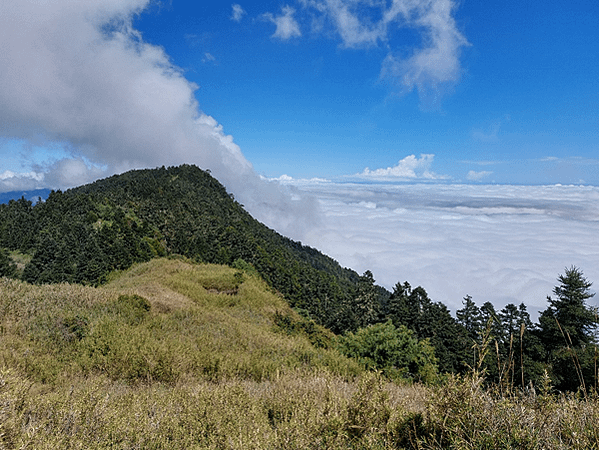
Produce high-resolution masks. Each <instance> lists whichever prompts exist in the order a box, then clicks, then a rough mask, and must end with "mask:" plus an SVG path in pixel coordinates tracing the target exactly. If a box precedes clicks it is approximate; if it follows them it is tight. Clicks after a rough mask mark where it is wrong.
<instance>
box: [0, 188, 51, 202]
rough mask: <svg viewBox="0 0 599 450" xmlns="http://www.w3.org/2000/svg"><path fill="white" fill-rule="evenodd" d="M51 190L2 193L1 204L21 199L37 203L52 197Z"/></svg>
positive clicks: (0, 195) (0, 194) (0, 196)
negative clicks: (49, 196)
mask: <svg viewBox="0 0 599 450" xmlns="http://www.w3.org/2000/svg"><path fill="white" fill-rule="evenodd" d="M50 192H51V190H50V189H35V190H33V191H12V192H2V193H0V204H2V203H8V202H9V201H10V200H18V199H20V198H21V197H25V200H31V201H32V202H33V203H37V202H38V200H39V199H40V198H41V199H42V200H46V199H47V198H48V195H50Z"/></svg>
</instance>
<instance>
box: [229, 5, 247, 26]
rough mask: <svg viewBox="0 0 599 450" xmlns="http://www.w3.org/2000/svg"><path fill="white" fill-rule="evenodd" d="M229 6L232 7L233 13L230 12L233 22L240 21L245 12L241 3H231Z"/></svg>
mask: <svg viewBox="0 0 599 450" xmlns="http://www.w3.org/2000/svg"><path fill="white" fill-rule="evenodd" d="M231 7H232V8H233V13H232V14H231V20H233V21H235V22H241V19H243V16H245V14H246V12H245V11H244V9H243V8H242V7H241V5H239V4H237V3H235V4H233V5H231Z"/></svg>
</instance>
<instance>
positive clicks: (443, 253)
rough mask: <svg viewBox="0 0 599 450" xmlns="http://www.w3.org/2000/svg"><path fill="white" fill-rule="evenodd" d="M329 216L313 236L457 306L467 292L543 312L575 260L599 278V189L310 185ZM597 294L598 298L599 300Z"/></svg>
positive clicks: (386, 276)
mask: <svg viewBox="0 0 599 450" xmlns="http://www.w3.org/2000/svg"><path fill="white" fill-rule="evenodd" d="M300 189H301V190H302V191H304V192H309V193H310V194H312V195H314V196H315V197H316V198H317V199H318V202H319V205H320V208H321V222H320V224H319V225H317V226H316V227H314V228H313V229H312V230H311V231H310V232H309V233H308V234H307V236H305V238H304V244H307V245H310V246H313V247H316V248H318V249H320V250H321V251H323V252H325V253H326V254H328V255H330V256H332V257H333V258H335V259H337V260H338V261H339V262H340V263H341V264H342V265H343V266H347V267H351V268H353V269H355V270H357V271H358V272H360V273H362V272H364V271H365V270H367V269H368V270H371V271H372V272H373V274H374V276H375V278H376V280H377V283H378V284H381V285H383V286H385V287H387V288H388V289H391V288H392V287H393V286H394V285H395V283H397V282H403V281H406V280H407V281H409V282H410V284H412V285H413V286H418V285H421V286H423V287H424V288H425V289H426V291H427V292H428V293H429V296H430V297H431V298H432V299H433V300H435V301H441V302H443V303H445V304H446V305H447V306H448V307H450V309H452V310H454V311H455V310H456V309H459V308H460V307H461V306H462V299H463V297H464V296H465V295H471V296H472V297H473V299H474V301H475V302H476V303H477V304H478V305H482V304H483V303H484V302H486V301H490V302H491V303H493V304H494V305H495V306H496V307H497V309H500V308H501V307H503V306H505V305H506V304H507V303H515V304H519V303H522V302H523V303H525V304H526V305H527V306H528V307H529V311H530V312H531V314H532V315H533V317H536V313H537V312H538V311H539V310H542V309H545V307H546V305H547V302H546V298H547V295H551V294H552V289H553V287H554V286H555V285H556V284H557V280H556V279H557V276H558V275H559V274H560V273H563V272H564V269H565V268H566V267H570V266H572V265H575V266H577V267H579V268H580V269H582V270H583V272H584V274H585V276H586V277H587V278H588V279H589V280H590V281H595V282H596V283H599V239H597V236H598V235H599V188H598V187H592V186H560V185H556V186H513V185H489V186H484V185H452V184H449V185H448V184H401V185H398V184H359V183H330V182H329V183H326V182H325V183H323V182H312V183H304V184H302V185H301V188H300ZM597 300H599V298H598V299H596V300H594V301H592V302H591V304H594V305H596V304H597Z"/></svg>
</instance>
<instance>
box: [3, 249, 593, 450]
mask: <svg viewBox="0 0 599 450" xmlns="http://www.w3.org/2000/svg"><path fill="white" fill-rule="evenodd" d="M281 315H283V316H289V317H292V318H295V319H293V320H297V321H300V320H302V319H301V318H300V317H299V316H297V315H295V313H294V312H293V311H291V310H290V309H289V308H288V306H287V305H286V304H285V303H284V301H283V300H282V299H281V298H280V297H279V296H277V295H276V294H274V293H272V292H270V291H269V290H268V289H267V287H266V286H265V284H264V283H263V282H262V281H261V280H260V279H258V278H256V277H254V276H252V275H250V274H248V273H242V272H240V271H236V270H234V269H230V268H226V267H221V266H211V265H195V264H190V263H188V262H186V261H182V260H166V259H163V260H153V261H151V262H149V263H145V264H141V265H138V266H135V267H133V268H132V269H130V270H129V271H127V272H125V273H122V274H118V275H113V279H112V281H111V282H110V283H109V284H108V285H107V286H105V287H102V288H91V287H83V286H78V285H68V284H63V285H53V286H32V285H28V284H26V283H22V282H19V281H14V280H8V279H0V449H4V448H6V449H20V448H35V449H56V448H61V449H63V448H64V449H78V448H86V449H87V448H95V449H104V448H106V449H107V448H111V449H135V448H140V449H141V448H143V449H273V450H274V449H314V448H322V449H348V448H350V449H351V448H354V449H395V448H412V449H445V448H450V449H484V448H488V449H491V448H493V449H496V448H503V449H514V448H519V449H566V448H574V449H593V448H599V447H598V441H599V432H598V431H597V428H596V426H595V425H596V423H599V399H598V398H597V396H596V395H594V394H589V395H586V396H576V395H570V396H565V395H557V394H555V393H554V392H552V390H551V386H550V380H546V383H545V385H544V386H543V387H542V388H541V389H540V391H539V392H536V393H535V392H534V391H527V392H519V391H508V392H507V393H506V390H505V389H504V390H503V391H500V390H499V389H494V388H493V387H491V388H488V387H484V382H483V381H484V380H483V378H482V377H481V376H480V375H478V374H477V373H474V374H471V375H470V376H467V377H464V378H459V377H448V378H447V379H446V380H445V381H444V382H442V383H440V384H439V385H436V386H422V385H400V384H397V383H391V382H389V381H388V380H386V379H385V378H383V377H382V376H380V375H378V374H369V373H364V371H363V370H362V369H361V368H360V366H359V365H357V364H356V363H355V362H353V361H351V360H348V359H347V358H344V357H343V356H341V355H340V354H339V353H337V352H336V351H335V350H334V349H326V348H315V347H314V346H312V345H311V344H310V340H309V338H308V336H305V335H302V334H301V333H295V334H293V335H289V334H286V333H285V332H283V331H282V330H281V329H277V326H276V325H275V318H276V317H280V316H281ZM316 332H319V331H318V329H316ZM322 333H323V335H325V334H326V333H325V332H324V331H322Z"/></svg>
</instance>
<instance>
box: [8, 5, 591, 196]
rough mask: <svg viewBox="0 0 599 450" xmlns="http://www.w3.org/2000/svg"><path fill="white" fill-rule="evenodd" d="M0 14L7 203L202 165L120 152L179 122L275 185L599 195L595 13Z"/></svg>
mask: <svg viewBox="0 0 599 450" xmlns="http://www.w3.org/2000/svg"><path fill="white" fill-rule="evenodd" d="M1 8H3V9H4V10H5V11H3V14H2V17H3V20H4V22H5V23H3V30H4V31H3V36H2V39H3V41H4V42H3V46H4V48H8V49H11V50H14V54H11V53H10V52H9V53H8V54H5V55H3V58H4V59H5V61H4V64H3V66H4V67H3V69H2V70H1V71H0V77H2V78H1V79H0V81H2V86H3V90H4V92H2V93H0V106H3V109H4V110H5V111H4V113H3V114H2V115H1V116H0V119H1V120H2V122H3V123H2V124H1V125H0V154H1V155H2V157H3V166H4V167H3V169H4V171H3V172H4V175H3V178H2V180H4V181H5V182H4V183H3V185H2V186H0V188H1V189H2V190H7V189H9V188H11V187H17V186H21V185H23V186H25V185H26V184H27V183H25V182H24V180H25V179H27V176H25V175H23V176H21V177H20V178H19V179H18V180H17V179H16V178H15V177H14V175H15V174H29V173H32V172H35V173H36V174H37V175H36V176H37V179H39V178H40V175H39V174H40V173H44V174H47V176H46V177H45V181H46V184H48V186H45V187H60V186H59V185H60V183H62V184H63V185H65V186H67V185H69V181H70V184H71V185H75V184H78V183H81V182H85V181H89V180H91V179H93V178H94V177H96V178H97V177H98V176H102V175H106V174H110V173H114V172H118V171H122V170H126V169H128V168H135V167H141V166H149V167H152V166H155V165H160V164H163V163H165V164H169V163H181V162H192V163H198V164H200V165H204V166H210V165H212V161H211V160H210V158H203V157H197V158H196V156H195V155H191V154H190V153H191V151H190V150H189V149H187V150H185V151H178V158H175V157H172V155H171V156H169V157H161V156H160V155H159V153H160V152H159V151H158V150H157V149H156V150H155V151H151V150H148V151H147V154H146V155H144V154H143V150H142V149H141V144H140V149H139V151H137V152H136V151H131V150H129V149H130V148H131V147H132V145H127V141H128V139H131V141H132V142H133V141H135V142H139V135H144V136H149V134H148V131H147V130H144V129H143V127H144V126H145V127H147V128H154V129H155V128H156V126H152V125H148V124H150V123H151V122H152V121H159V120H160V117H159V115H160V110H161V109H163V110H166V111H168V112H169V113H172V114H174V115H175V116H176V114H181V111H179V112H176V111H178V109H180V108H184V107H185V108H188V111H186V113H185V114H187V115H188V116H190V117H193V116H194V115H195V116H197V115H198V114H200V115H203V116H206V117H210V118H211V120H213V123H212V126H213V127H214V128H215V129H218V130H217V134H220V135H221V136H220V137H219V139H221V138H222V139H229V140H230V141H231V142H232V143H233V144H234V145H235V146H237V148H236V149H235V150H234V151H235V152H237V153H240V154H241V156H240V157H239V158H238V159H245V162H247V163H249V164H250V165H252V166H253V169H254V170H255V172H256V173H257V174H259V175H261V176H264V177H267V178H278V177H280V176H282V175H287V176H290V177H293V178H312V177H318V178H327V179H334V180H347V179H362V180H375V179H376V180H377V181H380V180H385V181H421V180H422V181H427V182H431V181H440V182H444V183H470V182H473V183H501V184H510V183H514V184H531V185H536V184H556V183H561V184H590V185H598V184H599V131H598V130H599V81H597V80H599V58H598V56H599V32H598V31H597V26H596V24H597V22H598V20H599V7H598V6H597V4H596V2H594V1H591V0H580V1H576V2H570V3H567V4H566V3H564V2H558V1H555V0H549V1H547V2H521V1H512V0H508V1H501V2H499V1H487V2H473V1H463V2H456V1H453V0H414V1H407V0H394V1H376V0H289V1H286V2H280V1H263V2H239V3H236V2H231V3H229V2H198V1H187V0H170V1H169V0H163V1H160V2H158V1H150V0H111V1H109V2H105V1H100V0H90V1H89V2H86V3H84V4H83V5H81V4H77V2H76V1H74V0H60V1H57V2H50V3H46V4H40V3H39V2H34V1H28V0H24V1H23V2H19V3H18V6H11V7H9V6H8V4H4V5H3V6H2V7H1ZM26 32H28V34H27V35H25V33H26ZM36 42H37V43H38V44H39V42H44V44H45V45H38V44H36ZM28 44H30V45H29V46H28ZM50 44H51V45H50ZM116 50H118V51H116ZM119 52H120V53H119ZM99 56H100V57H99ZM127 56H128V57H129V58H127ZM127 59H128V60H127ZM59 60H60V61H59ZM127 65H128V66H127ZM21 66H22V67H21ZM15 68H16V70H15ZM20 71H22V73H20ZM25 73H26V74H27V75H25V76H23V74H25ZM36 74H37V75H36ZM11 77H12V78H11ZM44 77H46V78H44ZM127 77H129V82H127ZM71 78H72V80H71ZM150 78H152V82H151V83H153V84H151V85H148V89H147V90H145V91H144V90H143V89H141V86H144V83H146V82H147V81H148V80H149V79H150ZM82 80H83V81H82ZM161 83H163V85H164V89H162V87H163V86H161ZM27 85H31V86H33V89H29V90H27V89H26V88H25V86H27ZM53 90H55V92H53ZM142 91H143V92H142ZM169 92H171V93H172V95H173V99H167V98H166V95H167V93H169ZM119 93H120V94H121V95H120V97H119V98H117V96H118V95H119ZM2 94H4V95H2ZM140 94H141V95H140ZM36 96H37V100H36V101H32V98H34V99H35V98H36ZM136 96H138V97H136ZM143 96H147V97H148V98H147V99H146V98H144V97H143ZM188 96H191V97H193V101H195V102H197V103H196V104H186V102H187V100H188V99H187V98H186V97H188ZM113 97H114V98H113ZM138 99H139V102H137V100H138ZM126 100H128V104H127V105H125V104H124V102H125V101H126ZM77 101H79V102H80V104H77ZM119 102H122V103H123V104H120V103H119ZM169 102H170V106H168V105H166V103H169ZM177 102H178V103H177ZM30 103H31V104H30ZM95 103H97V108H96V109H94V107H93V104H95ZM21 104H22V105H23V107H22V108H21V110H20V111H19V110H18V109H19V108H18V107H16V106H15V105H21ZM165 105H166V106H165ZM137 108H145V111H141V110H140V109H137ZM111 110H113V111H114V112H115V115H114V116H115V119H113V120H114V121H117V120H118V121H120V123H121V125H122V128H124V127H125V126H127V127H128V128H129V129H133V130H141V131H140V132H139V134H138V135H137V136H135V133H134V132H133V133H130V134H131V135H130V136H128V137H124V138H123V139H122V140H121V142H122V148H121V149H118V150H117V147H118V146H119V144H118V143H116V137H117V136H119V133H118V132H115V128H118V127H119V125H118V124H117V125H115V124H114V123H112V122H110V120H108V119H107V116H108V115H109V114H110V111H111ZM150 110H151V111H154V113H152V114H153V115H152V117H151V118H150V119H149V120H144V118H143V117H144V115H148V114H150V113H148V111H150ZM44 114H47V115H48V116H50V115H56V116H58V119H57V118H55V117H54V118H52V119H50V118H49V117H43V116H44ZM121 115H122V117H119V116H121ZM175 116H167V117H166V120H165V123H164V124H161V125H160V126H161V127H164V130H167V129H168V127H169V125H168V124H175V123H177V117H175ZM133 117H138V120H137V121H136V120H134V119H132V118H133ZM59 119H62V121H61V120H59ZM86 120H89V123H91V122H92V121H93V122H94V123H95V124H96V125H93V126H92V125H89V123H88V122H86ZM76 124H79V128H77V129H75V126H76ZM88 125H89V126H88ZM177 126H180V125H177ZM93 128H95V129H93ZM119 132H122V133H125V132H124V130H119ZM152 132H156V131H155V130H153V131H152ZM111 133H113V134H114V140H115V142H108V141H109V139H108V136H109V135H110V134H111ZM165 134H168V132H167V131H165V133H162V136H164V135H165ZM161 140H162V139H161V138H157V139H150V138H149V137H148V141H151V142H161ZM169 141H170V142H173V141H174V142H176V143H175V144H174V145H175V146H177V145H179V144H180V142H181V140H180V139H179V138H174V139H172V137H170V138H168V139H166V138H165V139H164V142H163V145H164V146H168V147H172V145H173V144H167V142H169ZM148 146H151V144H149V143H146V148H148ZM180 147H181V148H182V147H183V146H180ZM174 153H177V151H175V152H174ZM148 155H149V156H148ZM423 155H424V156H423ZM406 158H408V159H406ZM61 165H62V166H68V167H69V168H70V169H69V170H70V171H69V172H65V169H64V167H63V168H62V169H61V170H59V169H58V166H61ZM246 165H247V164H246ZM366 168H368V171H366ZM73 170H75V172H73ZM7 171H8V172H7ZM216 173H219V170H218V169H216ZM356 175H358V176H357V177H356ZM11 177H12V178H11ZM6 180H9V181H12V182H10V183H9V182H8V181H6ZM223 180H224V181H227V177H224V178H223ZM38 181H39V180H38ZM30 184H31V183H30ZM38 184H40V183H39V182H38ZM42 184H43V183H42ZM35 187H40V186H35Z"/></svg>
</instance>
